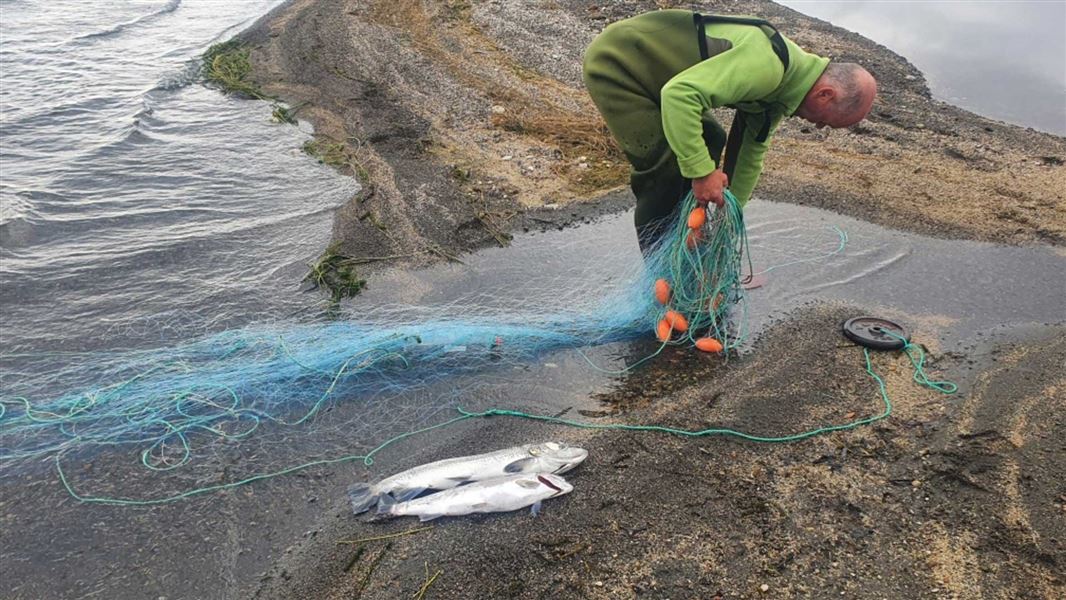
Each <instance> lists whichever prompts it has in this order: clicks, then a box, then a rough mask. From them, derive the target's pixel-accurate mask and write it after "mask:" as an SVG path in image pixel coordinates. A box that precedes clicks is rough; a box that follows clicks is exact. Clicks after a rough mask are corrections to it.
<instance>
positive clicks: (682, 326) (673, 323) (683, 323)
mask: <svg viewBox="0 0 1066 600" xmlns="http://www.w3.org/2000/svg"><path fill="white" fill-rule="evenodd" d="M663 320H664V321H666V322H667V323H669V324H670V328H671V329H673V330H674V331H678V332H681V333H684V332H685V331H686V330H688V319H686V318H685V315H683V314H681V313H679V312H677V311H676V310H668V311H666V316H664V317H663Z"/></svg>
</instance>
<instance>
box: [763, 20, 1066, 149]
mask: <svg viewBox="0 0 1066 600" xmlns="http://www.w3.org/2000/svg"><path fill="white" fill-rule="evenodd" d="M778 2H780V3H781V4H784V5H785V6H788V7H789V8H792V9H795V10H798V11H800V12H802V13H805V14H807V15H810V16H812V17H817V18H819V19H822V20H824V21H829V22H830V23H832V24H834V25H837V26H839V27H843V28H845V29H848V30H850V31H854V32H857V33H859V34H861V35H863V36H865V37H868V38H870V39H872V40H874V41H875V42H879V43H881V44H884V45H885V46H887V47H888V48H890V49H892V50H894V51H895V52H897V53H898V54H901V55H903V56H905V57H907V59H908V60H910V61H911V62H912V63H914V64H915V66H917V67H918V68H919V69H921V71H922V73H924V74H925V76H926V79H927V81H928V82H929V87H930V90H931V91H932V92H933V95H934V96H936V97H937V98H940V99H941V100H945V101H947V102H950V103H951V104H954V105H956V106H961V107H963V108H966V109H968V110H972V111H974V112H976V113H978V114H980V115H984V116H986V117H991V118H993V119H998V120H1002V121H1006V122H1008V123H1014V124H1016V125H1023V126H1028V127H1033V128H1035V129H1040V130H1043V131H1047V132H1050V133H1055V134H1058V135H1066V2H1061V1H1055V0H1052V1H1050V2H1049V1H1045V0H1015V1H1012V2H957V1H953V0H897V1H885V0H848V1H847V2H843V1H834V0H778Z"/></svg>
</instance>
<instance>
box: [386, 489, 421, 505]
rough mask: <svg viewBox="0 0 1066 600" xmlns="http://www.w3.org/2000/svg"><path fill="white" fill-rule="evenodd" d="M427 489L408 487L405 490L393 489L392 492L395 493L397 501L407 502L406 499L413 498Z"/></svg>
mask: <svg viewBox="0 0 1066 600" xmlns="http://www.w3.org/2000/svg"><path fill="white" fill-rule="evenodd" d="M427 489H429V488H409V489H405V490H393V493H394V494H396V500H397V501H399V502H407V501H408V500H414V499H415V498H417V497H418V496H419V495H420V494H421V493H422V492H424V491H426V490H427Z"/></svg>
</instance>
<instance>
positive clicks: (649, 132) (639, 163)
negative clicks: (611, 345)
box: [584, 10, 877, 243]
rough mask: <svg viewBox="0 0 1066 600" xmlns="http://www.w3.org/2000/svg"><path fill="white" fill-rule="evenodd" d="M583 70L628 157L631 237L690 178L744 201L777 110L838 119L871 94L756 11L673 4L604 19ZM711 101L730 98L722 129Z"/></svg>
mask: <svg viewBox="0 0 1066 600" xmlns="http://www.w3.org/2000/svg"><path fill="white" fill-rule="evenodd" d="M584 78H585V85H586V87H587V88H588V90H589V94H590V95H591V96H592V99H593V101H594V102H595V103H596V106H597V107H598V108H599V110H600V113H601V114H602V115H603V118H604V120H605V121H606V122H607V127H608V128H609V129H610V131H611V134H612V135H613V136H614V138H615V139H616V140H617V141H618V143H619V145H620V146H621V147H622V150H623V151H624V152H625V154H626V157H627V158H628V159H629V162H630V164H631V165H632V170H631V172H630V185H631V186H632V188H633V194H634V195H635V196H636V197H637V209H636V218H635V220H636V226H637V231H638V233H639V234H640V236H641V241H642V243H647V242H648V241H651V238H653V237H654V235H655V234H654V232H653V231H651V230H649V226H652V225H654V224H655V223H656V221H658V220H659V219H661V218H663V217H666V216H668V215H669V214H670V213H671V212H672V211H673V209H674V207H675V206H676V205H677V204H678V203H679V202H680V201H681V199H682V198H683V197H684V196H685V194H686V192H687V191H688V187H689V181H690V180H691V182H692V183H691V186H692V192H693V194H694V195H695V197H696V199H697V200H698V201H699V202H700V203H703V204H707V203H714V204H716V205H719V206H720V205H721V204H722V203H723V196H722V193H723V189H724V188H726V187H729V188H730V190H731V191H732V192H733V194H734V195H735V196H736V197H737V200H739V201H740V203H741V205H743V204H744V203H746V202H747V201H748V199H749V198H751V193H752V190H754V189H755V184H756V182H758V180H759V174H760V173H761V172H762V164H763V156H764V155H765V153H766V149H767V148H768V147H769V145H770V139H771V137H772V136H773V133H774V131H775V130H776V128H777V126H778V124H779V123H780V122H781V119H783V118H784V117H787V116H793V115H795V116H797V117H800V118H801V119H806V120H807V121H810V122H811V123H814V124H815V125H817V126H818V127H824V126H829V127H834V128H836V127H849V126H851V125H854V124H855V123H858V122H859V121H861V120H862V119H863V118H865V117H866V115H867V113H869V112H870V106H871V105H872V104H873V101H874V96H875V95H876V94H877V82H876V81H875V80H874V78H873V76H872V75H870V73H868V72H867V71H866V70H865V69H863V68H862V67H860V66H858V65H856V64H853V63H830V62H829V59H827V58H822V57H819V56H815V55H813V54H808V53H807V52H805V51H804V50H803V49H801V48H800V47H799V46H797V45H796V44H794V43H793V42H792V41H791V40H789V39H788V38H785V37H784V36H782V35H781V34H780V33H778V32H777V30H776V29H774V27H773V26H772V25H770V24H769V23H767V22H766V21H764V20H762V19H757V18H754V17H727V16H717V15H706V16H703V15H699V14H698V13H693V12H690V11H685V10H662V11H656V12H650V13H646V14H643V15H638V16H636V17H632V18H629V19H625V20H622V21H619V22H617V23H614V24H612V25H610V26H608V27H607V28H606V29H604V30H603V32H602V33H601V34H600V35H599V36H597V37H596V39H595V40H593V41H592V43H591V44H590V45H589V47H588V49H587V50H586V52H585V61H584ZM723 106H726V107H730V108H735V109H736V113H735V116H734V119H733V125H732V127H731V128H730V131H729V135H728V137H727V136H726V133H725V130H724V129H722V127H721V126H720V125H719V124H718V123H717V122H715V120H714V119H713V118H712V117H711V116H710V113H709V110H710V109H711V108H718V107H723ZM723 151H724V153H725V163H724V164H723V163H722V162H721V161H722V154H723Z"/></svg>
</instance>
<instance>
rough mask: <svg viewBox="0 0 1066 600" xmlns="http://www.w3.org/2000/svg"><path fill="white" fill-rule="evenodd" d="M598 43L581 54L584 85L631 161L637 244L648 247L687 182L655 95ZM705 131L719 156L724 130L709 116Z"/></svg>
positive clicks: (713, 151)
mask: <svg viewBox="0 0 1066 600" xmlns="http://www.w3.org/2000/svg"><path fill="white" fill-rule="evenodd" d="M598 45H599V46H604V45H605V44H604V42H603V41H602V40H601V39H597V40H594V41H593V43H592V45H590V46H589V49H588V51H586V54H585V64H584V77H585V86H586V88H588V91H589V95H590V96H592V100H593V102H595V103H596V107H597V108H599V110H600V114H602V115H603V119H604V121H606V122H607V128H608V129H609V130H610V131H611V135H613V136H614V139H615V140H616V141H617V142H618V145H619V146H621V148H622V151H623V152H624V153H625V155H626V158H627V159H628V160H629V163H630V165H631V166H632V169H631V170H630V176H629V184H630V187H631V188H632V189H633V195H634V196H636V198H637V207H636V212H635V214H634V224H635V225H636V227H637V235H638V236H639V238H640V242H641V248H642V249H647V248H648V247H649V246H650V245H652V244H654V242H655V241H657V240H658V237H659V236H660V235H661V234H662V231H661V230H662V229H663V228H662V227H657V222H658V221H661V220H662V219H663V218H665V217H668V216H670V215H671V213H673V211H674V209H675V208H676V207H677V204H678V203H679V202H680V201H681V199H682V198H684V196H685V194H686V193H687V192H688V190H689V189H690V187H691V183H690V182H689V180H687V179H685V178H684V177H682V176H681V170H680V168H679V167H678V166H677V158H676V156H674V153H673V151H672V150H671V149H670V145H669V143H667V141H666V134H665V133H663V124H662V114H661V113H660V111H659V104H658V102H657V99H656V98H655V97H654V96H652V95H651V94H649V92H648V91H647V90H645V89H643V88H642V87H641V85H640V84H639V83H638V82H636V81H634V80H633V79H632V78H631V77H629V75H628V71H627V70H626V69H625V67H624V66H623V65H621V64H619V63H618V61H617V60H615V57H616V56H617V53H614V52H599V51H598V50H599V49H598V47H597V46H598ZM703 137H704V140H705V141H706V142H707V144H708V147H709V148H710V149H711V157H712V158H714V159H715V161H716V162H717V160H718V158H720V156H721V152H722V148H723V146H725V140H726V135H725V130H723V129H722V127H721V126H720V125H718V123H716V122H714V121H713V120H707V121H704V130H703Z"/></svg>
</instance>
